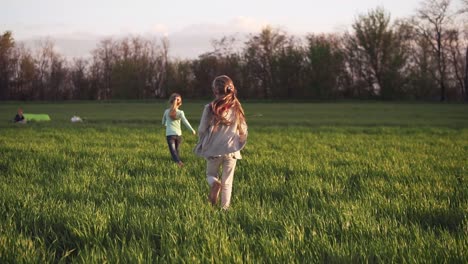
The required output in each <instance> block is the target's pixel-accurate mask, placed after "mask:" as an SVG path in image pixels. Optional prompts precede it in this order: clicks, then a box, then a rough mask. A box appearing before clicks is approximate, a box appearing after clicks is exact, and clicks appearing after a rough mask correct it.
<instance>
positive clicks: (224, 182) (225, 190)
mask: <svg viewBox="0 0 468 264" xmlns="http://www.w3.org/2000/svg"><path fill="white" fill-rule="evenodd" d="M206 161H207V166H206V180H207V181H208V184H209V185H210V186H212V185H213V183H214V182H215V181H219V176H218V171H219V168H220V167H221V165H222V170H223V172H222V176H221V207H222V208H223V209H228V208H229V205H230V204H231V192H232V182H233V180H234V170H235V168H236V161H237V159H236V158H235V155H234V153H230V154H226V155H222V156H219V157H210V158H207V159H206Z"/></svg>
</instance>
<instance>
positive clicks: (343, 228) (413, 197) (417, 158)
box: [0, 101, 468, 263]
mask: <svg viewBox="0 0 468 264" xmlns="http://www.w3.org/2000/svg"><path fill="white" fill-rule="evenodd" d="M205 103H207V102H204V101H192V102H185V104H184V105H183V106H182V109H183V110H184V111H185V112H186V116H187V118H188V119H189V121H190V122H191V124H192V125H193V126H194V128H196V127H197V126H198V122H199V119H200V115H201V112H202V109H203V105H204V104H205ZM20 105H21V106H22V107H23V108H24V111H25V113H46V114H49V115H50V117H51V119H52V121H50V122H42V123H28V124H26V125H20V124H13V123H11V122H10V121H9V120H11V119H12V118H13V116H14V115H15V113H16V108H17V107H18V106H20ZM165 107H166V103H165V102H162V101H154V102H144V103H138V102H121V103H118V102H115V103H91V102H89V103H12V102H9V103H2V104H1V105H0V263H44V262H46V263H47V262H61V263H70V262H71V263H158V262H162V263H167V262H170V263H173V262H175V263H210V262H214V263H317V262H318V263H322V262H325V263H337V262H338V263H350V262H351V263H365V262H370V263H391V262H396V263H405V262H409V263H467V262H468V223H467V214H468V184H467V176H468V105H462V104H409V103H377V102H370V103H369V102H366V103H358V102H343V103H310V104H306V103H300V104H298V103H244V108H245V110H246V114H247V121H248V124H249V139H248V144H247V147H246V149H245V150H244V151H243V157H244V159H243V160H241V161H239V162H238V167H237V170H236V174H235V179H234V188H233V198H232V199H233V200H232V204H231V205H232V208H231V209H230V210H229V211H227V212H224V211H221V210H219V209H217V208H213V207H212V206H211V205H209V203H208V201H207V194H208V184H207V183H206V181H205V174H204V171H205V162H204V160H203V159H201V158H198V157H196V156H195V155H194V154H193V153H192V148H193V146H194V145H195V143H196V137H195V136H193V135H191V134H190V133H189V132H188V130H184V132H185V134H184V143H183V145H182V150H181V151H182V153H181V156H182V159H183V161H184V163H185V164H186V166H185V167H184V168H182V169H180V168H178V167H177V166H176V165H175V164H174V163H172V161H171V160H170V155H169V151H168V149H167V146H166V142H165V136H164V129H163V127H162V126H161V124H160V122H161V121H160V120H161V116H162V112H163V110H164V108H165ZM75 114H76V115H78V116H80V117H82V118H83V119H84V122H83V123H71V122H70V118H71V117H72V116H73V115H75Z"/></svg>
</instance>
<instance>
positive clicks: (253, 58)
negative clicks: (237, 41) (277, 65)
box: [244, 27, 288, 98]
mask: <svg viewBox="0 0 468 264" xmlns="http://www.w3.org/2000/svg"><path fill="white" fill-rule="evenodd" d="M287 40H288V38H287V36H286V34H285V33H283V32H281V31H280V30H279V29H273V28H271V27H265V28H264V29H262V31H261V32H260V34H258V35H254V36H252V37H251V38H250V39H249V40H248V41H247V43H246V47H245V50H244V58H245V60H246V64H247V65H246V66H247V67H248V68H249V73H250V77H249V79H250V80H251V81H250V83H251V85H252V86H253V87H259V88H260V91H259V92H260V93H259V96H260V97H265V98H271V97H272V96H273V93H272V92H273V90H274V87H273V85H275V81H274V73H273V72H274V69H273V60H274V59H275V56H277V55H278V54H279V52H280V51H281V50H283V48H284V47H285V45H286V44H287Z"/></svg>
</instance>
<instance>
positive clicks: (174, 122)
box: [162, 93, 196, 167]
mask: <svg viewBox="0 0 468 264" xmlns="http://www.w3.org/2000/svg"><path fill="white" fill-rule="evenodd" d="M169 104H170V106H171V107H170V108H168V109H166V111H164V115H163V117H162V124H163V125H165V126H166V140H167V145H168V147H169V152H170V153H171V156H172V160H174V162H176V163H177V165H179V167H182V166H184V163H183V162H182V161H181V160H180V157H179V146H180V144H181V143H182V129H181V126H180V121H182V123H184V125H185V126H186V127H187V128H188V129H190V130H191V131H192V134H194V135H195V134H196V132H195V130H194V129H193V128H192V126H191V125H190V123H189V121H188V120H187V118H185V114H184V111H182V110H179V107H180V106H181V105H182V97H181V96H180V94H177V93H173V94H171V96H170V97H169Z"/></svg>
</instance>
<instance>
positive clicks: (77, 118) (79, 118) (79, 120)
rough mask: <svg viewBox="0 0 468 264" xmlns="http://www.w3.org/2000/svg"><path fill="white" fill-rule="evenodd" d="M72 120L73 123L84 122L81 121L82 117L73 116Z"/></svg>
mask: <svg viewBox="0 0 468 264" xmlns="http://www.w3.org/2000/svg"><path fill="white" fill-rule="evenodd" d="M70 120H71V121H72V123H76V122H83V119H81V117H79V116H72V118H71V119H70Z"/></svg>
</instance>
